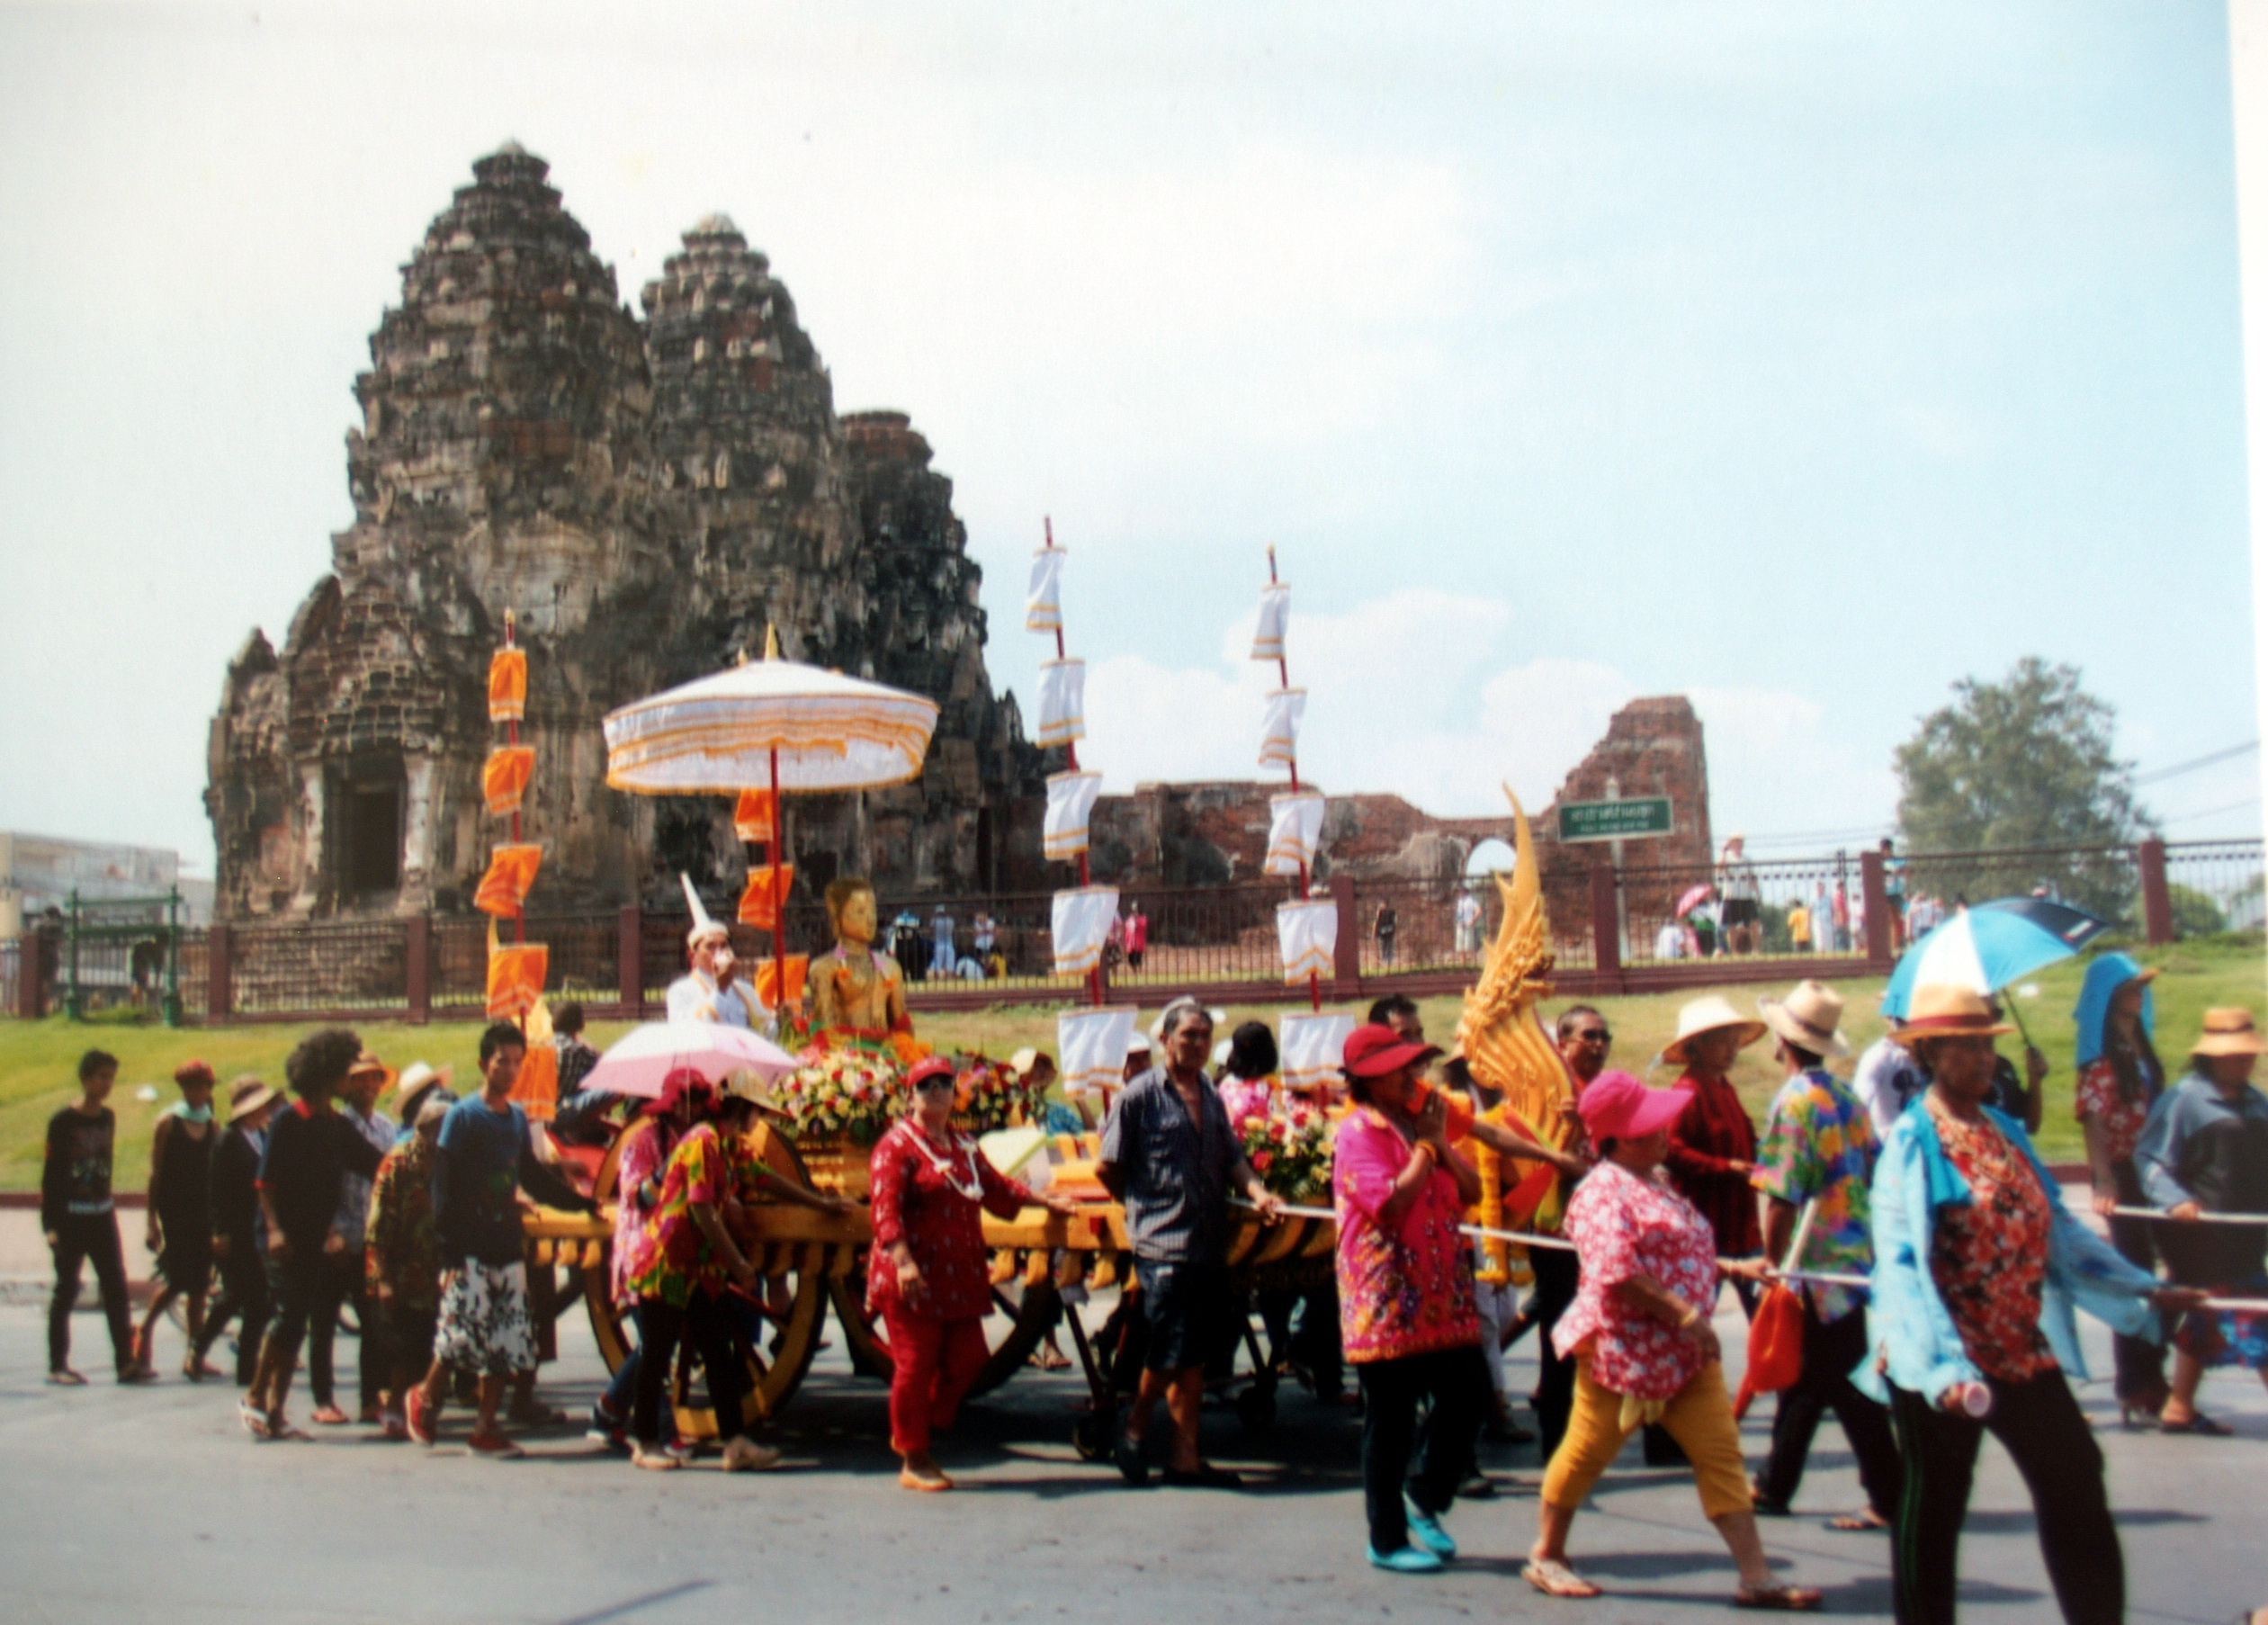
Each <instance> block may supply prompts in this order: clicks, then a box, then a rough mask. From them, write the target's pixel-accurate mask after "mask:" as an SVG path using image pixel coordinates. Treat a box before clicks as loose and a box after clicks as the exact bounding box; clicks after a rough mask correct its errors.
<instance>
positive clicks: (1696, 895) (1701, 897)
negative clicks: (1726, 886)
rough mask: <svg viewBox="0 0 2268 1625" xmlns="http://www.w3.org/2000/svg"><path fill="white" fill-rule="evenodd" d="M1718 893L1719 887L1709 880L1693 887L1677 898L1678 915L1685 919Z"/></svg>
mask: <svg viewBox="0 0 2268 1625" xmlns="http://www.w3.org/2000/svg"><path fill="white" fill-rule="evenodd" d="M1716 895H1717V888H1716V887H1715V886H1713V885H1710V884H1708V883H1707V882H1704V883H1703V884H1699V885H1697V886H1695V887H1693V888H1692V889H1691V890H1690V891H1689V892H1687V893H1686V894H1685V895H1684V896H1682V897H1681V898H1679V899H1678V900H1677V917H1678V918H1679V919H1680V920H1682V919H1684V918H1685V917H1686V916H1687V915H1688V914H1690V913H1691V912H1692V911H1694V910H1695V909H1698V908H1699V907H1700V906H1701V905H1702V904H1703V903H1705V902H1708V900H1709V899H1710V898H1712V897H1714V896H1716Z"/></svg>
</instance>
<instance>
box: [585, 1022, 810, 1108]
mask: <svg viewBox="0 0 2268 1625" xmlns="http://www.w3.org/2000/svg"><path fill="white" fill-rule="evenodd" d="M798 1064H800V1063H798V1062H797V1061H796V1059H795V1057H794V1056H793V1055H789V1054H788V1053H787V1051H785V1050H784V1049H782V1048H781V1047H780V1046H778V1045H776V1044H775V1043H773V1042H772V1041H771V1040H770V1039H769V1038H766V1037H763V1036H762V1035H760V1034H757V1033H752V1032H750V1031H749V1029H748V1028H745V1027H732V1026H729V1025H727V1024H726V1023H723V1022H721V1021H649V1022H647V1023H646V1024H645V1025H644V1026H643V1027H640V1028H632V1030H631V1031H630V1032H628V1033H626V1034H624V1035H623V1037H620V1038H618V1039H616V1040H615V1041H614V1045H613V1046H611V1047H610V1048H609V1049H608V1050H607V1051H606V1053H605V1055H601V1056H600V1057H599V1058H598V1064H597V1065H596V1066H594V1067H592V1068H591V1071H590V1075H589V1076H588V1077H587V1078H586V1079H585V1080H584V1082H583V1087H584V1088H586V1089H596V1090H603V1091H605V1092H606V1093H608V1094H615V1095H632V1096H635V1097H637V1098H638V1099H640V1100H659V1098H660V1096H661V1081H662V1080H663V1079H664V1078H666V1077H668V1075H669V1074H670V1073H673V1072H675V1071H677V1069H678V1068H679V1067H681V1066H689V1067H691V1068H692V1069H693V1070H694V1071H695V1072H697V1073H700V1074H701V1075H702V1076H703V1077H704V1078H707V1079H709V1080H710V1081H711V1082H716V1081H718V1080H721V1079H722V1078H723V1077H724V1076H725V1075H726V1074H727V1073H736V1072H741V1071H751V1072H756V1073H761V1074H762V1075H763V1077H764V1078H765V1079H766V1081H769V1080H771V1079H774V1078H778V1077H782V1076H784V1075H785V1074H786V1073H791V1072H793V1071H794V1070H795V1068H796V1067H797V1065H798Z"/></svg>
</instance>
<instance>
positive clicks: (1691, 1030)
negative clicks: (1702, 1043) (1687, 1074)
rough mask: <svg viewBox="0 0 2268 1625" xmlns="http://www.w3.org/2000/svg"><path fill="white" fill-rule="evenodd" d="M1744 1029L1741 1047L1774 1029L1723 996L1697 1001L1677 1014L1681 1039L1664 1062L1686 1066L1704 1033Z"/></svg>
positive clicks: (1665, 1053) (1670, 1047)
mask: <svg viewBox="0 0 2268 1625" xmlns="http://www.w3.org/2000/svg"><path fill="white" fill-rule="evenodd" d="M1726 1027H1731V1028H1738V1029H1739V1030H1740V1037H1741V1047H1742V1048H1743V1049H1746V1048H1747V1047H1748V1046H1750V1045H1752V1044H1753V1043H1755V1042H1756V1040H1757V1039H1759V1038H1761V1037H1763V1036H1764V1034H1765V1033H1766V1032H1767V1031H1768V1030H1770V1029H1769V1028H1766V1027H1765V1026H1764V1024H1763V1023H1762V1021H1759V1020H1757V1019H1755V1018H1754V1017H1753V1016H1744V1015H1742V1014H1741V1013H1740V1011H1738V1010H1735V1009H1734V1008H1733V1001H1731V1000H1729V999H1727V998H1726V997H1725V995H1724V994H1722V993H1710V994H1708V995H1707V996H1705V997H1703V998H1699V999H1696V1000H1693V1001H1691V1002H1690V1003H1689V1004H1687V1005H1686V1006H1685V1007H1684V1008H1683V1009H1682V1010H1679V1011H1678V1013H1677V1037H1674V1038H1672V1039H1671V1040H1670V1042H1669V1044H1668V1045H1667V1046H1665V1047H1664V1048H1663V1051H1662V1059H1663V1060H1664V1061H1666V1062H1668V1063H1669V1064H1671V1065H1672V1066H1682V1065H1684V1064H1686V1062H1687V1061H1688V1060H1689V1059H1690V1051H1689V1050H1688V1049H1687V1047H1686V1046H1687V1045H1688V1043H1689V1042H1690V1040H1692V1039H1695V1038H1698V1037H1700V1036H1701V1035H1702V1034H1703V1033H1713V1032H1716V1031H1717V1030H1718V1029H1719V1028H1726Z"/></svg>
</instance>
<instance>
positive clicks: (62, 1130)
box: [40, 910, 149, 1387]
mask: <svg viewBox="0 0 2268 1625" xmlns="http://www.w3.org/2000/svg"><path fill="white" fill-rule="evenodd" d="M49 912H50V913H52V912H53V911H52V910H49ZM117 1083H118V1057H117V1056H116V1055H112V1054H110V1053H109V1052H108V1051H105V1050H100V1049H90V1050H88V1051H87V1052H86V1053H85V1055H81V1056H80V1057H79V1098H78V1099H77V1100H74V1101H72V1102H71V1103H70V1104H69V1105H68V1106H66V1107H65V1108H64V1109H62V1110H60V1111H58V1112H57V1113H56V1114H55V1115H54V1116H53V1117H51V1118H49V1119H48V1138H47V1154H46V1157H45V1159H44V1160H43V1161H42V1162H41V1163H40V1230H41V1231H42V1232H44V1233H45V1234H46V1236H47V1243H48V1251H49V1252H51V1253H53V1254H54V1255H55V1297H53V1298H52V1299H51V1300H49V1304H48V1380H49V1382H52V1383H58V1384H60V1385H62V1386H64V1387H80V1386H83V1385H84V1384H85V1381H86V1378H84V1377H82V1376H80V1375H79V1374H78V1373H77V1372H76V1371H75V1370H73V1369H71V1309H72V1307H73V1306H74V1305H76V1303H77V1302H78V1299H79V1269H80V1267H81V1266H82V1265H83V1264H85V1263H86V1262H89V1261H92V1262H93V1264H94V1279H95V1280H96V1281H97V1282H99V1283H100V1284H101V1287H102V1289H103V1317H104V1318H105V1319H107V1320H108V1321H109V1322H110V1327H111V1354H112V1358H113V1359H114V1360H116V1361H117V1366H118V1379H119V1381H121V1382H147V1381H148V1380H149V1373H148V1371H146V1370H144V1369H142V1368H141V1367H140V1366H139V1365H138V1364H136V1363H135V1360H134V1322H133V1319H132V1316H131V1315H130V1313H129V1312H128V1309H127V1306H126V1255H125V1252H124V1251H123V1249H121V1247H120V1245H119V1241H118V1204H117V1202H116V1200H115V1199H113V1198H112V1195H111V1155H112V1150H113V1148H114V1147H115V1146H116V1145H117V1143H118V1118H117V1117H116V1116H115V1115H114V1114H113V1113H112V1110H111V1109H110V1108H109V1107H107V1106H105V1105H103V1101H105V1100H109V1099H110V1093H111V1091H112V1088H114V1087H115V1086H116V1085H117Z"/></svg>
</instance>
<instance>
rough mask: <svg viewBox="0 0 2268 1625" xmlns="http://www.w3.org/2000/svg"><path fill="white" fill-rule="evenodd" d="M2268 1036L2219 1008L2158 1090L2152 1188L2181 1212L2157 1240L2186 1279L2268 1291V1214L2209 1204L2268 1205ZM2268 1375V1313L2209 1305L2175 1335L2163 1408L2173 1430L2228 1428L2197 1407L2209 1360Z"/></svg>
mask: <svg viewBox="0 0 2268 1625" xmlns="http://www.w3.org/2000/svg"><path fill="white" fill-rule="evenodd" d="M2264 1050H2268V1046H2264V1045H2263V1044H2262V1042H2261V1038H2260V1034H2259V1032H2258V1031H2257V1030H2256V1029H2255V1028H2254V1026H2253V1018H2252V1012H2251V1011H2250V1010H2207V1011H2206V1012H2205V1030H2204V1031H2203V1032H2202V1033H2201V1034H2200V1035H2199V1037H2198V1040H2197V1042H2196V1044H2195V1045H2194V1046H2192V1048H2191V1050H2190V1066H2191V1070H2190V1075H2189V1076H2188V1077H2186V1078H2183V1080H2182V1081H2181V1082H2179V1083H2178V1084H2176V1085H2175V1086H2174V1088H2173V1090H2172V1091H2169V1092H2168V1093H2166V1094H2165V1096H2164V1097H2163V1098H2162V1099H2160V1100H2159V1101H2158V1103H2157V1105H2156V1108H2155V1109H2152V1111H2151V1113H2150V1119H2149V1122H2148V1123H2147V1125H2146V1126H2145V1127H2144V1128H2143V1130H2142V1137H2141V1139H2140V1141H2139V1142H2138V1144H2137V1145H2136V1146H2135V1152H2134V1161H2135V1166H2136V1167H2137V1168H2138V1170H2139V1171H2140V1173H2141V1176H2142V1189H2143V1190H2144V1191H2145V1193H2147V1196H2148V1197H2149V1199H2150V1200H2151V1201H2152V1202H2153V1203H2155V1204H2156V1206H2158V1207H2160V1208H2165V1210H2166V1212H2167V1213H2168V1214H2169V1215H2170V1216H2171V1217H2173V1218H2174V1219H2176V1220H2179V1221H2181V1222H2179V1223H2176V1224H2170V1225H2166V1224H2161V1225H2158V1226H2157V1228H2158V1232H2159V1234H2158V1246H2159V1249H2160V1250H2161V1251H2162V1252H2164V1253H2165V1261H2166V1265H2167V1268H2168V1271H2169V1272H2170V1273H2171V1274H2172V1275H2173V1277H2174V1279H2175V1280H2177V1281H2183V1282H2186V1283H2189V1284H2191V1285H2194V1286H2201V1287H2210V1288H2214V1289H2215V1290H2217V1291H2221V1292H2226V1293H2228V1294H2229V1295H2230V1296H2233V1297H2235V1296H2241V1297H2263V1296H2268V1273H2264V1269H2263V1264H2264V1260H2268V1225H2231V1224H2207V1223H2205V1222H2203V1221H2204V1217H2205V1215H2207V1214H2209V1213H2268V1095H2263V1094H2262V1093H2261V1091H2259V1090H2258V1089H2256V1088H2255V1087H2254V1086H2253V1082H2252V1073H2253V1066H2254V1064H2255V1063H2256V1062H2257V1061H2258V1060H2259V1059H2260V1056H2261V1055H2262V1053H2263V1052H2264ZM2223 1365H2242V1366H2250V1367H2251V1368H2252V1369H2254V1370H2255V1371H2258V1372H2260V1373H2261V1374H2262V1375H2263V1376H2264V1377H2268V1315H2256V1314H2239V1313H2237V1312H2234V1311H2229V1310H2213V1311H2208V1310H2204V1309H2200V1310H2197V1311H2195V1312H2194V1313H2192V1314H2191V1315H2188V1316H2187V1317H2186V1318H2185V1319H2184V1320H2183V1322H2182V1325H2181V1329H2180V1332H2179V1333H2178V1334H2177V1335H2176V1337H2175V1339H2174V1392H2173V1396H2172V1397H2170V1398H2169V1399H2167V1400H2166V1402H2165V1409H2164V1410H2162V1411H2161V1412H2160V1413H2159V1414H2158V1416H2159V1421H2158V1425H2159V1427H2160V1428H2162V1429H2163V1430H2164V1431H2165V1432H2169V1433H2210V1434H2225V1433H2227V1432H2228V1431H2229V1430H2228V1428H2227V1427H2226V1426H2224V1425H2223V1424H2222V1423H2218V1422H2215V1421H2214V1420H2213V1419H2212V1418H2211V1417H2210V1416H2207V1415H2206V1414H2204V1413H2202V1412H2201V1411H2200V1410H2199V1409H2198V1408H2197V1389H2198V1385H2199V1384H2200V1383H2201V1382H2202V1381H2203V1380H2204V1377H2205V1369H2206V1368H2207V1367H2208V1366H2223Z"/></svg>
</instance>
